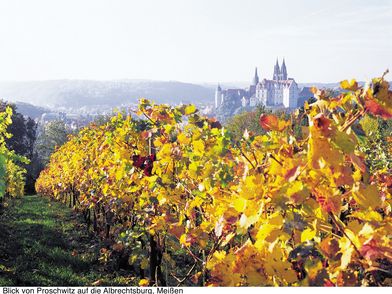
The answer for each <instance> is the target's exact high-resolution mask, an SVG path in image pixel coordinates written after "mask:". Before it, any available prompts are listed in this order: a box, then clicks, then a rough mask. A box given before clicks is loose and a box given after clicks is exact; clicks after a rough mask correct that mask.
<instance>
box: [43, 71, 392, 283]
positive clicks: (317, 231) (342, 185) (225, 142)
mask: <svg viewBox="0 0 392 294" xmlns="http://www.w3.org/2000/svg"><path fill="white" fill-rule="evenodd" d="M342 87H343V88H345V89H346V92H345V93H343V94H341V95H339V96H337V97H333V98H331V97H326V94H325V92H324V91H322V90H315V95H316V97H317V101H316V102H315V103H313V104H310V105H308V104H305V106H304V108H303V111H299V110H298V111H296V112H294V113H292V114H291V116H290V119H288V120H283V119H280V118H278V117H277V116H275V115H273V114H268V115H263V116H261V117H260V127H262V128H264V129H265V130H266V131H267V133H266V134H265V135H261V136H254V135H253V134H251V133H248V132H245V134H244V137H243V139H242V140H241V142H240V143H239V144H233V143H232V139H231V137H230V134H229V133H228V132H227V131H226V130H225V129H224V128H222V127H221V126H220V124H219V123H217V122H216V121H213V120H211V119H208V118H205V117H202V116H200V115H199V114H198V111H197V110H196V108H195V107H194V106H192V105H187V106H178V107H170V106H167V105H155V104H152V103H150V102H149V101H147V100H141V102H140V104H139V109H138V111H137V114H138V115H140V116H144V117H145V120H140V119H139V120H137V119H132V118H131V117H130V116H128V117H123V116H121V115H118V116H117V117H113V118H112V120H111V121H110V122H108V123H106V124H105V125H102V126H96V125H91V126H89V127H87V128H85V129H84V130H82V131H81V132H80V133H79V134H78V135H76V136H74V137H72V138H71V139H70V141H69V142H68V143H66V144H65V145H64V146H62V147H61V148H59V149H58V150H57V152H55V153H54V154H53V155H52V157H51V160H50V164H49V166H48V167H47V168H46V169H45V170H44V171H43V172H42V173H41V175H40V177H39V179H38V181H37V184H36V188H37V191H39V193H40V194H42V195H47V196H50V197H54V198H56V199H59V200H63V201H68V202H69V203H70V204H71V205H72V206H74V207H75V208H76V209H77V210H79V211H81V212H82V213H83V214H84V215H85V217H86V221H87V222H89V223H91V224H92V225H93V226H94V229H95V230H96V231H97V232H98V233H99V234H101V236H102V237H103V238H106V239H111V240H112V244H113V245H112V246H111V248H108V249H107V250H105V251H104V252H105V254H107V255H110V254H111V252H112V253H114V252H128V257H129V263H130V264H131V265H132V267H133V268H134V271H135V273H137V274H138V275H139V276H140V278H141V282H140V283H141V284H143V285H146V284H148V283H149V284H150V285H153V284H155V285H168V284H169V285H184V284H185V285H212V286H218V285H219V286H266V285H271V286H287V285H289V286H308V285H319V286H335V285H337V286H359V285H391V278H392V277H391V270H392V249H391V248H392V246H391V245H392V242H391V232H392V222H391V220H392V219H391V193H392V186H391V182H392V176H391V173H390V171H388V170H383V169H379V170H377V171H375V172H373V174H370V173H369V169H368V167H367V165H366V161H365V160H366V154H364V153H361V152H360V151H359V149H358V140H359V133H358V129H360V124H359V122H360V120H361V119H363V118H364V117H366V116H378V117H381V118H383V119H390V118H391V116H392V92H391V91H390V90H389V84H388V83H387V82H386V81H385V80H384V79H383V78H376V79H373V81H372V82H371V83H369V84H367V85H366V86H364V87H359V86H358V85H357V83H356V82H355V81H351V82H348V81H344V82H342ZM299 125H301V126H303V127H302V129H301V131H300V133H298V131H294V127H295V126H299ZM360 135H361V136H363V132H361V134H360Z"/></svg>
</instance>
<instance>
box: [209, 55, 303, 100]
mask: <svg viewBox="0 0 392 294" xmlns="http://www.w3.org/2000/svg"><path fill="white" fill-rule="evenodd" d="M298 93H299V89H298V85H297V83H296V82H295V80H294V79H293V78H288V75H287V68H286V64H285V61H284V59H283V63H282V66H281V67H279V63H278V60H276V65H275V67H274V73H273V76H272V80H268V79H263V80H261V81H259V76H258V74H257V68H256V70H255V75H254V77H253V81H252V84H251V85H250V86H249V87H248V88H247V89H227V90H222V88H221V87H220V86H219V85H218V88H217V89H216V92H215V107H216V108H218V107H220V106H222V105H224V104H225V103H235V104H239V105H242V107H247V106H250V107H254V106H257V105H264V106H266V107H267V108H268V107H271V108H275V107H278V108H296V107H297V103H298Z"/></svg>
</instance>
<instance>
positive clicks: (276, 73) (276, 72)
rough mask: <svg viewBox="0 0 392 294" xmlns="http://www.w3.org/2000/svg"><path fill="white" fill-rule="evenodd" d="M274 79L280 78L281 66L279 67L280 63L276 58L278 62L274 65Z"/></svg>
mask: <svg viewBox="0 0 392 294" xmlns="http://www.w3.org/2000/svg"><path fill="white" fill-rule="evenodd" d="M272 79H273V80H274V81H278V80H280V68H279V63H278V59H277V58H276V64H275V67H274V76H273V77H272Z"/></svg>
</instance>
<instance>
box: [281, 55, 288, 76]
mask: <svg viewBox="0 0 392 294" xmlns="http://www.w3.org/2000/svg"><path fill="white" fill-rule="evenodd" d="M280 73H281V78H282V80H287V68H286V63H285V60H284V58H283V63H282V67H281V70H280Z"/></svg>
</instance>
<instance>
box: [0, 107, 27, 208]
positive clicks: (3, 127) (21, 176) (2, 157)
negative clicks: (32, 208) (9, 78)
mask: <svg viewBox="0 0 392 294" xmlns="http://www.w3.org/2000/svg"><path fill="white" fill-rule="evenodd" d="M11 116H12V109H11V108H10V107H7V108H6V110H5V111H4V112H2V113H0V208H1V207H2V203H3V200H4V196H10V197H18V196H22V195H23V194H24V188H25V174H26V169H25V168H24V167H23V166H22V164H28V163H29V161H28V159H27V158H25V157H23V156H20V155H17V154H15V152H14V151H12V150H9V149H8V148H7V146H6V143H5V139H6V138H10V137H11V134H9V133H8V132H7V127H8V126H9V125H11V124H12V120H11Z"/></svg>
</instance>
